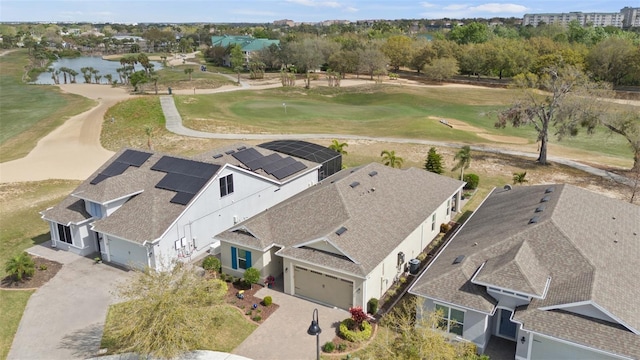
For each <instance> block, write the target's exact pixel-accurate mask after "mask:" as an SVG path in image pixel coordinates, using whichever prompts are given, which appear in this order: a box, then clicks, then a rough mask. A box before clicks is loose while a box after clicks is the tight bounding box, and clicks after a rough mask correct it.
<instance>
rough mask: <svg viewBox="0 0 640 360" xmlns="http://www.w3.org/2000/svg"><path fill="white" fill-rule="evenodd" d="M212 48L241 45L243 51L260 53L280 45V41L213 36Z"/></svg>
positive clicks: (249, 37)
mask: <svg viewBox="0 0 640 360" xmlns="http://www.w3.org/2000/svg"><path fill="white" fill-rule="evenodd" d="M211 44H212V46H222V47H227V46H229V45H236V44H237V45H240V47H241V48H242V51H249V52H251V51H258V50H262V49H264V48H266V47H269V46H271V45H272V44H275V45H280V40H269V39H256V38H254V37H251V36H232V35H223V36H212V37H211Z"/></svg>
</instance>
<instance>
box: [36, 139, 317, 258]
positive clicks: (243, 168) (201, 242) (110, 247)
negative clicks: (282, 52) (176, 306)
mask: <svg viewBox="0 0 640 360" xmlns="http://www.w3.org/2000/svg"><path fill="white" fill-rule="evenodd" d="M320 166H321V165H320V164H317V163H314V162H312V161H308V160H304V159H299V158H295V157H292V156H288V155H284V154H279V153H277V152H275V151H271V150H268V149H264V148H259V147H251V146H247V145H244V144H235V145H231V146H228V147H224V148H220V149H216V150H213V151H209V152H207V153H204V154H201V155H198V156H196V157H193V158H186V157H179V156H173V155H166V154H161V153H156V152H147V151H141V150H134V149H123V150H121V151H119V152H118V153H116V154H115V155H114V156H113V157H112V158H111V159H110V160H109V161H107V162H106V163H105V164H104V165H103V166H101V167H100V168H99V169H98V170H97V171H96V172H95V173H94V174H93V175H91V176H90V177H89V178H88V179H87V180H85V181H84V182H83V183H82V184H80V186H78V187H77V188H76V189H75V190H74V191H73V192H72V193H71V195H69V196H68V197H67V198H65V199H64V200H63V201H62V202H60V203H59V204H57V205H56V206H54V207H52V208H49V209H46V210H44V211H42V212H41V214H42V218H43V219H44V220H45V221H47V222H48V223H49V226H50V230H51V244H52V246H54V247H57V248H59V249H63V250H68V251H71V252H74V253H77V254H79V255H82V256H86V255H89V254H94V253H98V254H100V256H101V257H102V259H103V260H104V261H107V262H111V263H115V264H119V265H123V266H127V267H132V268H146V267H149V268H152V269H157V270H162V269H165V268H167V267H169V266H171V265H172V264H173V263H174V262H175V261H189V260H190V259H192V258H194V257H196V256H198V255H200V254H203V253H204V252H206V251H208V250H210V248H211V245H214V246H215V242H214V239H213V235H215V234H217V233H219V232H221V231H223V230H224V229H227V228H229V227H231V226H233V225H234V224H237V223H239V222H241V221H243V220H246V219H248V218H250V217H251V216H253V215H255V214H258V213H260V212H261V211H264V210H265V209H268V208H270V207H272V206H274V205H276V204H277V203H279V202H281V201H283V200H285V199H287V198H289V197H291V196H293V195H295V194H297V193H299V192H301V191H303V190H305V189H307V188H308V187H310V186H313V185H315V184H316V183H317V182H318V173H319V169H320Z"/></svg>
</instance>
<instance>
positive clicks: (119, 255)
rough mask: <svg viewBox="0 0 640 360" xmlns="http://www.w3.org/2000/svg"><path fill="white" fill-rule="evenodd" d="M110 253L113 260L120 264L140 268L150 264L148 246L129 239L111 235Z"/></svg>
mask: <svg viewBox="0 0 640 360" xmlns="http://www.w3.org/2000/svg"><path fill="white" fill-rule="evenodd" d="M109 253H110V257H111V259H110V260H111V262H114V263H118V264H120V265H124V266H127V267H131V268H138V269H144V268H145V267H146V266H147V265H148V264H147V251H146V248H145V247H144V246H140V245H137V244H134V243H131V242H129V241H124V240H118V239H113V238H111V237H109Z"/></svg>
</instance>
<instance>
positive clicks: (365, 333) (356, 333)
mask: <svg viewBox="0 0 640 360" xmlns="http://www.w3.org/2000/svg"><path fill="white" fill-rule="evenodd" d="M354 325H355V324H354V322H353V319H351V318H348V319H344V320H342V322H340V327H339V329H338V333H339V335H340V337H341V338H343V339H345V340H347V341H351V342H360V341H364V340H367V339H369V338H370V337H371V332H372V331H373V329H372V327H371V324H369V322H368V321H363V322H362V324H361V325H360V328H359V329H356V330H351V328H353V326H354Z"/></svg>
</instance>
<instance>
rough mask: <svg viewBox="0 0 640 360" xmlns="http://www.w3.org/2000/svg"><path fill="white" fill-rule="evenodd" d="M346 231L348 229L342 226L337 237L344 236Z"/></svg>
mask: <svg viewBox="0 0 640 360" xmlns="http://www.w3.org/2000/svg"><path fill="white" fill-rule="evenodd" d="M345 231H347V228H346V227H344V226H342V227H341V228H340V229H338V230H336V235H338V236H340V235H342V234H344V232H345Z"/></svg>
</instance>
